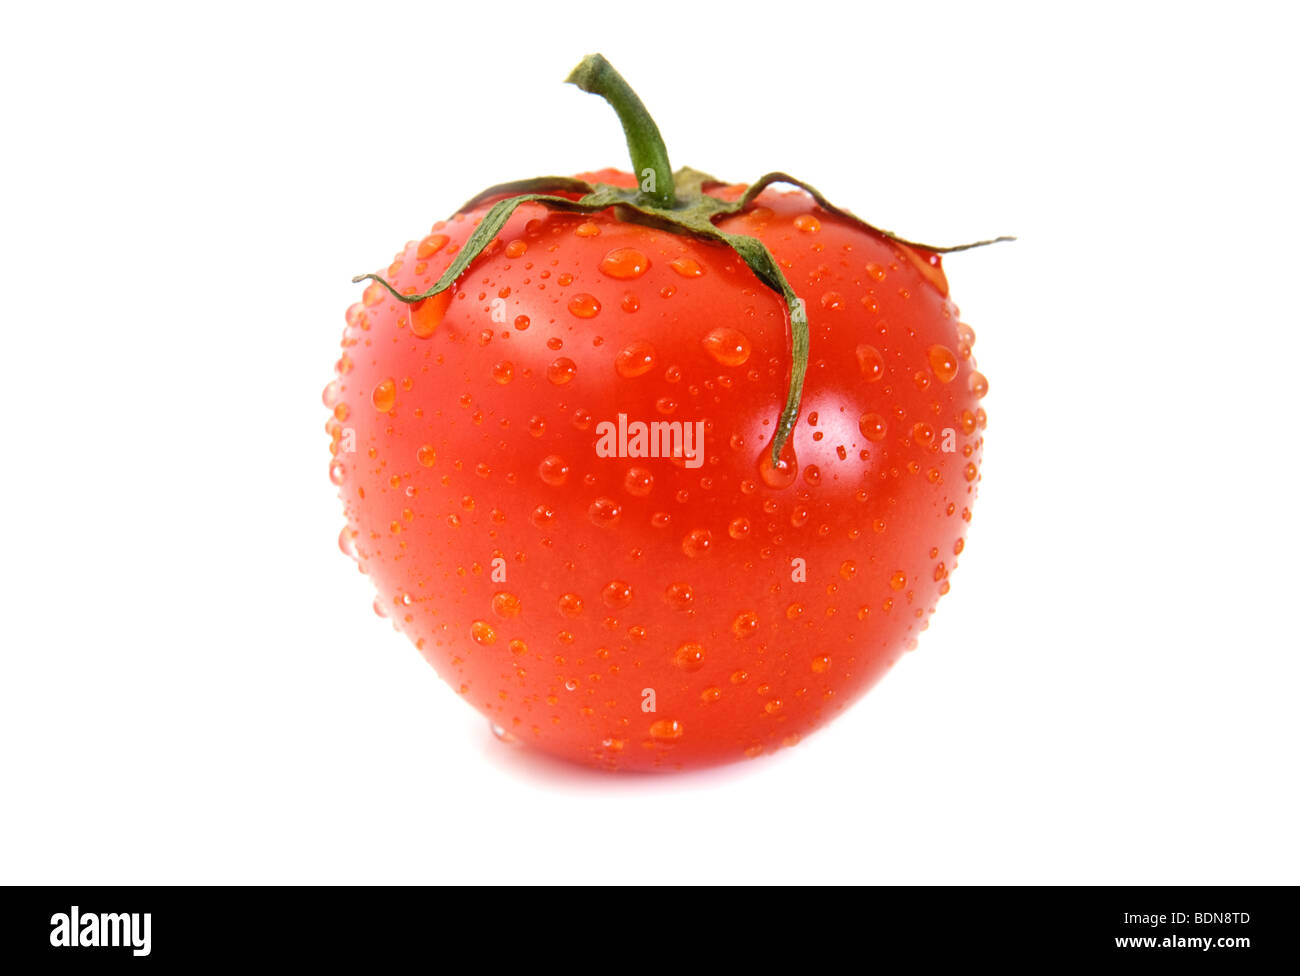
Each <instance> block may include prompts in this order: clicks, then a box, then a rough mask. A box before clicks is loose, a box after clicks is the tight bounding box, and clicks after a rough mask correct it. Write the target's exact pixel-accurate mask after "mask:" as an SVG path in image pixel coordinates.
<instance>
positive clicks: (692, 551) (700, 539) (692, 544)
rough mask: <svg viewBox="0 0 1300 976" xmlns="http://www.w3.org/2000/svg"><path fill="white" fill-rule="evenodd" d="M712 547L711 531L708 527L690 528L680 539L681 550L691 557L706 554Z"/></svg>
mask: <svg viewBox="0 0 1300 976" xmlns="http://www.w3.org/2000/svg"><path fill="white" fill-rule="evenodd" d="M712 547H713V533H712V532H710V531H709V530H708V529H691V531H690V532H688V533H686V538H684V539H682V552H684V553H686V555H688V556H691V557H692V558H698V557H699V556H703V555H706V554H707V553H708V552H709V550H710V549H711V548H712Z"/></svg>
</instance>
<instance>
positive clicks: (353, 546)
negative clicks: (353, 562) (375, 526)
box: [339, 525, 357, 559]
mask: <svg viewBox="0 0 1300 976" xmlns="http://www.w3.org/2000/svg"><path fill="white" fill-rule="evenodd" d="M339 552H341V553H343V555H345V556H347V557H348V558H349V559H356V558H357V533H356V530H354V529H353V528H351V527H350V526H347V525H345V526H343V528H342V530H341V531H340V532H339Z"/></svg>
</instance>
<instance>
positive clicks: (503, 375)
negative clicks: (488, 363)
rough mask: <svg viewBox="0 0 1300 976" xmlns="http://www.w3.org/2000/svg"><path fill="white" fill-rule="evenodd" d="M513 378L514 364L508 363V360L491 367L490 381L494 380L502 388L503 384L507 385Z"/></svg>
mask: <svg viewBox="0 0 1300 976" xmlns="http://www.w3.org/2000/svg"><path fill="white" fill-rule="evenodd" d="M514 378H515V366H514V363H512V362H510V361H509V360H508V359H503V360H502V361H501V362H499V363H497V364H495V365H494V366H493V367H492V379H494V380H496V381H497V382H498V383H500V384H501V385H502V386H505V384H507V383H509V382H510V381H511V380H512V379H514Z"/></svg>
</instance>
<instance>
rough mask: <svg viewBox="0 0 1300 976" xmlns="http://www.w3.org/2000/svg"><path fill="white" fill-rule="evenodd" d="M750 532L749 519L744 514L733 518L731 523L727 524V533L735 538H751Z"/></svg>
mask: <svg viewBox="0 0 1300 976" xmlns="http://www.w3.org/2000/svg"><path fill="white" fill-rule="evenodd" d="M749 532H750V524H749V519H747V518H744V517H743V516H742V517H740V518H734V519H732V520H731V524H730V525H728V526H727V535H729V536H731V537H732V538H733V539H747V538H749Z"/></svg>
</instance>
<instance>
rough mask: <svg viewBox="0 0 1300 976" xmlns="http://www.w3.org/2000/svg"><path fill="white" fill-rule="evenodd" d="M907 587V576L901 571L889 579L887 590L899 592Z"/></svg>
mask: <svg viewBox="0 0 1300 976" xmlns="http://www.w3.org/2000/svg"><path fill="white" fill-rule="evenodd" d="M906 585H907V574H906V573H904V572H903V571H902V570H901V569H900V570H898V571H896V572H895V573H894V575H892V576H890V577H889V588H890V589H891V590H901V589H902V588H903V587H905V586H906Z"/></svg>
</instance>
